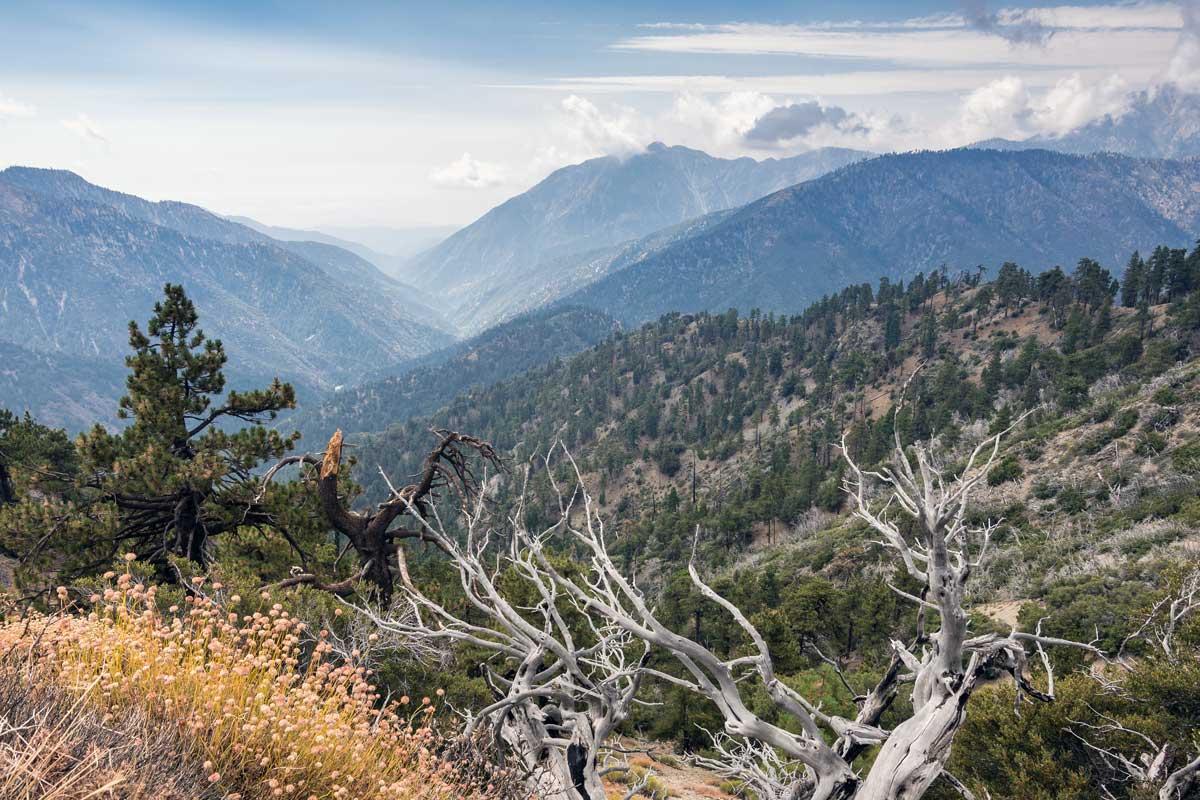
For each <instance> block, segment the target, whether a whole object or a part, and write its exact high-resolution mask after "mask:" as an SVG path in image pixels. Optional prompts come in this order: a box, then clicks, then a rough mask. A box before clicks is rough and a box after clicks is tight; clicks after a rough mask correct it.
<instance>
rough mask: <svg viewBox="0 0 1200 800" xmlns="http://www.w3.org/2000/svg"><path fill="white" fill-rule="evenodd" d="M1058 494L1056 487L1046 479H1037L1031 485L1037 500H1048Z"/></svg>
mask: <svg viewBox="0 0 1200 800" xmlns="http://www.w3.org/2000/svg"><path fill="white" fill-rule="evenodd" d="M1056 494H1058V487H1057V486H1055V485H1054V484H1053V483H1051V482H1050V481H1047V480H1039V481H1038V482H1037V483H1035V484H1034V485H1033V496H1034V497H1036V498H1037V499H1038V500H1049V499H1050V498H1051V497H1054V495H1056Z"/></svg>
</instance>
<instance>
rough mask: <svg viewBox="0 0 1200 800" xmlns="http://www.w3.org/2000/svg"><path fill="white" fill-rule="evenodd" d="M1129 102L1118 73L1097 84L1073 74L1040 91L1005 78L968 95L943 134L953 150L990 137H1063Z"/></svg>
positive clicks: (1014, 78)
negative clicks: (956, 146) (955, 117)
mask: <svg viewBox="0 0 1200 800" xmlns="http://www.w3.org/2000/svg"><path fill="white" fill-rule="evenodd" d="M1129 99H1130V92H1129V86H1128V84H1126V82H1125V81H1124V80H1123V79H1122V78H1121V77H1120V76H1118V75H1111V76H1109V77H1108V78H1106V79H1104V80H1101V81H1096V82H1088V81H1085V80H1084V79H1083V78H1082V77H1081V76H1079V75H1073V76H1071V77H1068V78H1064V79H1062V80H1060V81H1059V82H1058V83H1056V84H1055V85H1054V86H1052V87H1051V88H1050V89H1048V90H1047V91H1045V92H1041V93H1035V92H1033V91H1031V89H1030V87H1029V86H1028V84H1027V83H1026V82H1025V81H1024V80H1023V79H1022V78H1021V77H1019V76H1017V75H1009V76H1006V77H1003V78H999V79H997V80H994V81H991V82H990V83H988V84H986V85H984V86H981V87H980V88H978V89H976V90H975V91H973V92H971V93H970V94H969V95H968V96H967V97H966V98H965V99H964V100H963V103H962V107H961V109H960V110H959V114H958V117H957V119H955V120H954V121H953V122H952V123H951V124H950V125H948V126H946V127H945V128H944V129H943V131H942V136H943V138H944V139H945V143H946V144H947V145H951V146H953V145H963V144H970V143H972V142H976V141H979V140H980V139H988V138H992V137H1002V138H1005V139H1025V138H1028V137H1030V136H1035V135H1045V136H1061V135H1063V134H1065V133H1069V132H1070V131H1072V130H1074V129H1076V128H1078V127H1080V126H1081V125H1085V124H1087V123H1088V122H1091V121H1092V120H1094V119H1097V118H1099V117H1102V116H1104V115H1106V114H1113V115H1118V116H1119V115H1120V114H1121V113H1123V112H1124V111H1125V109H1126V108H1127V107H1128V104H1129Z"/></svg>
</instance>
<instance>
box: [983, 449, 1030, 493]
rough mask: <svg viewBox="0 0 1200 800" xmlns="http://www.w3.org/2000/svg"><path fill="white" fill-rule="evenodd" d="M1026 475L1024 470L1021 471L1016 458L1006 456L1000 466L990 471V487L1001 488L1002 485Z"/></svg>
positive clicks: (988, 475) (988, 478) (988, 477)
mask: <svg viewBox="0 0 1200 800" xmlns="http://www.w3.org/2000/svg"><path fill="white" fill-rule="evenodd" d="M1024 474H1025V473H1024V470H1022V469H1021V464H1020V462H1019V461H1017V459H1016V458H1014V457H1013V456H1005V457H1004V458H1003V459H1002V460H1001V461H1000V463H999V464H997V465H996V466H994V467H992V468H991V470H989V471H988V474H987V482H988V486H999V485H1000V484H1002V483H1008V482H1009V481H1015V480H1017V479H1018V478H1020V477H1021V476H1022V475H1024Z"/></svg>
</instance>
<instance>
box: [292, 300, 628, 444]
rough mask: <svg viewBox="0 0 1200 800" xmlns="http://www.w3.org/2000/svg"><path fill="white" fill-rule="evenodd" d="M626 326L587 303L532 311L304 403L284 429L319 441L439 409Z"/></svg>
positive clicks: (305, 438)
mask: <svg viewBox="0 0 1200 800" xmlns="http://www.w3.org/2000/svg"><path fill="white" fill-rule="evenodd" d="M618 329H619V326H618V325H617V323H616V322H615V321H614V320H613V319H612V318H611V317H609V316H607V315H605V314H601V313H599V312H596V311H590V310H588V309H581V308H564V309H559V310H553V311H538V312H533V313H531V314H526V315H523V316H520V317H517V318H516V319H513V320H511V321H509V322H505V323H502V324H500V325H497V326H495V327H494V328H490V329H488V330H487V331H484V332H483V333H481V334H479V335H478V336H475V337H472V338H470V339H467V340H464V341H462V342H457V343H455V344H453V345H450V346H449V347H447V348H445V349H443V350H438V351H436V352H434V353H430V354H429V355H427V356H423V357H421V358H417V359H413V360H412V361H408V362H405V363H403V364H401V365H398V366H397V367H394V368H392V369H391V370H389V371H390V372H391V374H389V375H386V376H385V377H380V378H378V379H376V380H373V381H369V382H367V383H363V384H359V385H356V386H350V387H345V388H342V389H339V390H338V391H336V392H332V393H329V394H327V395H325V396H324V397H323V398H321V399H320V400H318V401H316V402H312V403H308V404H302V406H301V408H300V409H299V410H298V411H297V412H296V413H295V414H293V415H291V416H289V417H287V418H285V419H282V420H280V421H279V423H278V425H277V427H279V428H281V429H285V430H291V429H295V430H299V431H300V432H301V433H302V434H303V435H304V441H305V442H306V443H308V444H312V445H314V446H315V445H316V444H319V443H320V441H321V440H322V434H324V436H326V437H327V436H328V435H329V430H330V429H331V428H332V427H340V428H342V429H343V430H345V431H346V432H347V433H358V432H362V431H375V430H380V429H382V428H386V427H387V426H388V425H391V424H393V423H396V422H402V421H404V420H406V419H408V418H410V417H415V416H422V415H425V414H429V413H431V412H433V411H436V410H437V409H438V408H439V407H440V406H441V405H442V404H443V403H444V402H445V400H446V398H447V397H453V396H455V395H458V394H461V393H463V392H467V391H471V390H479V389H486V387H488V386H491V385H493V384H495V383H498V382H500V381H502V380H505V379H507V378H511V377H513V376H515V375H518V374H520V373H522V372H524V371H525V370H528V369H531V368H533V367H540V366H543V365H545V364H548V363H551V362H554V361H557V360H558V359H561V358H567V357H570V356H573V355H575V354H576V353H578V352H580V351H581V350H585V349H587V348H589V347H592V346H593V345H596V344H599V343H600V342H602V341H604V340H605V339H607V338H609V337H610V336H611V335H612V334H613V333H614V332H615V331H616V330H618Z"/></svg>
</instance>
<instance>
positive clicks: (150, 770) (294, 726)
mask: <svg viewBox="0 0 1200 800" xmlns="http://www.w3.org/2000/svg"><path fill="white" fill-rule="evenodd" d="M106 578H107V579H108V580H109V585H108V588H106V589H105V590H104V591H103V593H101V594H97V595H95V596H93V597H92V598H91V609H90V611H88V612H87V613H86V614H82V613H78V614H76V613H69V612H68V611H67V610H66V609H64V610H63V611H62V612H60V613H58V614H54V615H49V616H38V615H34V616H31V617H27V618H25V619H23V620H9V621H7V622H6V623H5V624H4V625H3V626H0V652H5V653H6V654H7V655H6V656H5V659H6V662H7V663H8V664H9V665H10V667H12V668H15V666H14V665H20V670H19V672H20V673H21V674H23V675H25V676H26V678H27V679H30V683H31V685H33V686H35V687H40V688H35V689H32V690H31V694H29V698H30V699H29V700H28V701H26V702H25V703H24V704H16V705H14V707H13V710H12V712H11V713H7V714H6V715H5V717H4V724H5V725H6V728H5V731H4V739H3V741H4V742H5V746H6V747H7V750H6V751H5V755H4V757H5V758H7V759H9V762H8V763H6V764H5V766H6V767H8V768H6V769H5V770H4V772H5V775H6V776H12V775H14V774H26V775H27V776H29V777H27V778H20V777H18V778H15V779H13V778H11V777H10V778H9V779H10V780H16V781H21V780H26V781H33V782H34V783H30V784H29V785H30V786H34V785H35V784H36V783H37V782H38V781H46V780H49V781H59V782H60V783H63V782H67V783H63V785H64V787H65V788H63V789H61V790H59V791H58V793H57V794H48V793H46V792H45V791H42V793H41V794H39V793H37V792H33V790H32V789H30V790H29V791H30V792H32V793H26V794H21V793H20V791H21V789H20V788H17V789H13V790H12V791H9V790H8V787H4V784H2V783H0V787H4V790H3V791H0V797H2V798H4V800H8V798H10V797H12V798H26V797H28V798H30V800H32V798H34V797H37V798H44V797H55V798H64V800H65V799H66V798H70V799H71V800H82V799H83V798H85V797H122V798H125V797H129V798H135V799H136V798H139V797H142V796H146V797H150V796H153V797H156V798H157V797H166V798H173V797H176V796H178V797H185V796H186V797H197V798H205V797H213V798H227V800H268V798H269V799H270V800H274V799H275V798H285V799H287V800H349V799H350V798H353V800H385V799H388V800H400V799H401V798H402V799H403V800H450V798H454V799H455V800H457V799H458V798H463V799H464V800H470V799H471V798H480V799H482V798H484V797H487V798H502V797H509V796H513V793H514V789H513V787H514V786H515V784H516V781H515V776H513V775H512V774H510V773H508V772H507V771H505V770H503V769H498V768H496V769H493V768H492V767H491V766H490V765H489V764H488V763H487V762H486V761H485V760H484V759H482V758H472V757H470V756H469V755H467V754H465V753H464V752H462V750H461V749H460V751H459V752H457V753H456V754H455V756H454V757H448V756H447V755H445V753H444V750H445V748H446V746H447V744H448V742H447V741H446V740H445V739H444V738H443V737H441V736H440V735H439V734H438V733H437V730H436V727H435V725H434V724H433V720H434V718H435V711H434V708H435V703H434V702H432V701H431V700H430V698H424V699H423V700H422V701H420V702H415V703H410V702H409V699H408V698H402V699H401V701H400V703H397V704H391V705H387V706H384V705H383V704H381V702H380V697H379V694H378V693H377V691H376V690H375V688H374V687H373V686H372V684H371V683H370V679H369V678H370V676H369V673H368V672H367V670H365V669H364V668H363V667H355V666H351V665H346V664H339V663H337V662H336V661H335V660H334V659H333V658H332V657H331V656H330V651H331V650H332V647H330V645H329V644H328V643H325V642H323V641H322V639H323V638H324V637H323V635H322V633H317V634H316V638H317V643H316V644H315V646H311V647H310V648H305V647H304V645H303V641H304V638H305V626H304V624H303V623H302V622H300V621H298V620H296V619H294V618H292V617H290V616H289V615H288V613H287V612H286V611H285V610H283V608H282V607H281V606H280V605H279V604H272V603H271V600H270V597H269V596H268V595H267V594H266V593H264V594H263V595H262V597H261V599H260V602H259V603H258V605H259V610H256V611H254V612H252V613H249V614H244V615H242V616H238V615H237V614H234V613H232V612H230V611H228V610H226V609H225V608H223V607H222V606H220V605H219V604H218V603H217V602H215V601H214V600H211V599H208V598H205V597H196V598H188V602H187V604H186V606H185V607H184V608H182V609H179V608H175V607H172V608H171V609H170V610H169V611H167V612H166V613H163V612H162V611H160V610H159V609H158V607H157V605H158V604H157V603H156V601H155V594H156V590H155V587H153V586H150V587H145V586H142V585H141V584H139V583H138V582H137V581H136V580H135V579H134V578H133V577H132V576H131V575H130V574H123V575H120V576H116V575H113V574H111V573H110V574H109V575H108V576H106ZM65 595H66V593H65V591H64V592H61V594H60V597H63V598H64V600H65ZM239 600H240V598H238V599H236V600H234V602H238V601H239ZM31 702H32V703H33V705H32V706H31V705H30V703H31ZM39 703H41V704H43V706H44V708H45V709H46V710H45V711H39V708H42V707H43V706H39V705H38V704H39ZM63 703H69V704H70V705H69V708H71V709H74V711H72V713H70V714H51V713H50V711H49V709H58V710H59V711H61V710H62V708H63ZM0 708H3V706H0ZM56 754H57V755H63V756H65V757H64V758H59V759H57V762H56ZM55 763H61V764H65V765H66V766H65V767H64V768H63V769H58V768H57V767H55ZM22 764H27V765H28V766H27V767H22V766H21V765H22ZM72 765H74V766H72ZM64 770H65V771H64ZM43 773H44V775H45V776H46V777H41V776H42V775H43ZM60 773H61V774H60ZM118 779H119V780H118ZM0 780H4V779H0ZM112 781H118V783H114V784H112V785H111V786H107V784H108V783H109V782H112ZM47 785H49V784H47ZM18 786H19V785H18ZM88 786H90V787H91V788H84V787H88ZM139 786H149V787H151V788H152V789H153V790H154V793H153V794H150V795H139V794H138V793H137V792H138V791H139V789H138V787H139ZM118 787H119V788H118ZM171 787H178V790H179V793H178V794H176V795H172V794H170V791H174V789H172V788H171ZM39 791H41V790H39ZM89 792H91V794H89Z"/></svg>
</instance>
